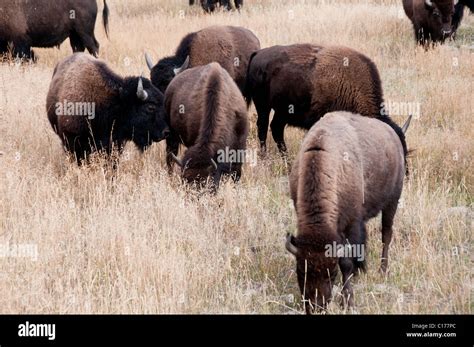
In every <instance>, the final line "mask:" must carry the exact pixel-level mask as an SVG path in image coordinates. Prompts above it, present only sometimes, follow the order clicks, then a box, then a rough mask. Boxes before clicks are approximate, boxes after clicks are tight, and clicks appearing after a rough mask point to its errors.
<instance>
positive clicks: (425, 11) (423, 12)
mask: <svg viewBox="0 0 474 347" xmlns="http://www.w3.org/2000/svg"><path fill="white" fill-rule="evenodd" d="M403 9H404V10H405V13H406V15H407V17H408V18H409V19H410V20H411V22H412V23H413V28H414V30H415V38H416V40H417V42H418V43H419V44H421V45H425V46H426V45H428V44H429V43H431V42H432V43H437V42H440V43H443V42H444V41H445V40H446V39H447V38H449V37H451V36H452V34H453V32H454V31H453V27H452V17H453V13H454V3H453V0H403Z"/></svg>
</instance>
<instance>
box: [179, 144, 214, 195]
mask: <svg viewBox="0 0 474 347" xmlns="http://www.w3.org/2000/svg"><path fill="white" fill-rule="evenodd" d="M190 152H192V151H188V152H187V153H186V154H185V156H184V157H183V159H182V160H181V159H178V157H176V156H175V155H173V154H172V157H173V160H174V161H175V162H176V163H177V164H178V165H179V166H180V167H181V177H182V178H183V180H184V181H185V182H187V183H189V184H195V185H196V186H198V187H204V186H206V185H207V184H208V183H209V184H210V186H211V188H213V189H214V190H216V189H217V188H218V187H219V182H220V179H221V176H222V170H221V169H220V167H219V165H218V164H217V163H216V161H215V160H214V159H212V158H211V157H210V156H206V155H204V156H196V155H193V154H192V153H190Z"/></svg>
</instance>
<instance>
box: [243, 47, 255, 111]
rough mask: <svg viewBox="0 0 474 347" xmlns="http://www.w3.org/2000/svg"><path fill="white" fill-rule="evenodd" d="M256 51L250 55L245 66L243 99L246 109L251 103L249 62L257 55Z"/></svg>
mask: <svg viewBox="0 0 474 347" xmlns="http://www.w3.org/2000/svg"><path fill="white" fill-rule="evenodd" d="M257 52H258V51H256V52H253V53H252V55H250V58H249V63H248V66H247V74H246V76H245V86H244V93H243V94H244V98H245V101H246V102H247V109H248V108H250V104H251V103H252V83H251V81H250V80H251V76H250V64H252V60H253V58H254V57H255V56H256V55H257Z"/></svg>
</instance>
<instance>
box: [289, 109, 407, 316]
mask: <svg viewBox="0 0 474 347" xmlns="http://www.w3.org/2000/svg"><path fill="white" fill-rule="evenodd" d="M409 121H410V118H409V119H408V121H407V122H406V123H405V125H404V126H403V129H402V130H403V132H402V136H403V141H400V140H401V138H400V134H398V133H397V131H394V130H396V129H394V127H392V126H390V125H388V124H386V123H384V122H381V121H379V120H377V119H374V118H368V117H363V116H361V115H357V114H353V113H349V112H341V111H339V112H333V113H329V114H327V115H325V116H324V117H323V118H322V119H321V120H320V121H318V122H317V123H316V124H315V125H314V126H313V127H312V128H311V129H310V130H309V132H308V134H307V135H306V137H305V139H304V140H303V143H302V145H301V149H300V151H299V153H298V155H297V158H296V160H295V162H294V165H293V168H292V171H291V174H290V191H291V198H292V200H293V203H294V207H295V210H296V214H297V225H298V232H297V236H293V235H291V234H288V235H287V240H286V248H287V250H288V251H289V252H291V253H292V254H293V255H294V256H295V257H296V264H297V265H296V273H297V277H298V284H299V287H300V290H301V293H302V295H303V297H304V299H305V301H306V300H308V301H309V303H310V304H309V305H308V306H306V312H307V313H308V314H309V313H312V312H313V310H314V309H315V308H316V309H318V310H323V309H325V308H326V306H327V304H328V303H329V302H330V300H331V296H332V285H333V284H334V281H335V277H336V274H337V266H338V265H339V268H340V270H341V272H342V283H343V289H342V292H343V297H344V304H345V305H348V306H352V305H353V292H352V287H351V284H350V278H351V275H356V274H357V272H358V269H362V270H363V269H365V240H366V229H365V223H366V222H367V221H368V220H369V219H371V218H374V217H375V216H377V214H378V213H379V212H380V211H382V242H383V251H382V266H381V269H382V271H383V272H385V271H386V269H387V265H388V248H389V245H390V241H391V238H392V225H393V220H394V216H395V213H396V211H397V205H398V200H399V198H400V194H401V192H402V187H403V179H404V175H405V170H406V169H405V166H406V156H405V150H404V135H403V134H404V133H405V132H406V130H407V128H408V125H409Z"/></svg>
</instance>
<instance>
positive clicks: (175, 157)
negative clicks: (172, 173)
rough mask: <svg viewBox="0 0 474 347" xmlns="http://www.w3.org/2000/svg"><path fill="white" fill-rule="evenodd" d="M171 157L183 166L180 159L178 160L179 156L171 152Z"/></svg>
mask: <svg viewBox="0 0 474 347" xmlns="http://www.w3.org/2000/svg"><path fill="white" fill-rule="evenodd" d="M171 158H173V160H174V162H175V163H176V164H178V165H179V166H181V167H183V162H182V161H181V160H179V158H178V157H177V156H175V155H174V154H173V153H171Z"/></svg>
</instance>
